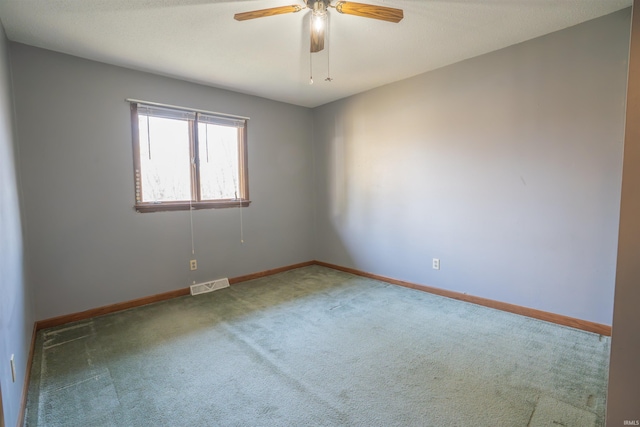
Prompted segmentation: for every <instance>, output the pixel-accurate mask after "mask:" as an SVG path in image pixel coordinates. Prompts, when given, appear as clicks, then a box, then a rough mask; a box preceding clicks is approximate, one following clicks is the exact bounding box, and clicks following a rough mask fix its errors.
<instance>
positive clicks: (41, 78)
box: [11, 44, 313, 319]
mask: <svg viewBox="0 0 640 427" xmlns="http://www.w3.org/2000/svg"><path fill="white" fill-rule="evenodd" d="M11 46H12V47H11V59H12V66H13V69H14V70H15V72H14V89H15V100H16V112H17V118H18V120H17V122H18V135H19V137H20V151H21V169H22V172H21V173H22V180H23V190H24V202H25V212H26V220H27V223H28V224H29V233H28V240H27V245H26V247H27V249H28V254H29V257H30V264H29V265H30V273H31V274H30V280H32V282H33V284H34V288H35V289H37V290H38V292H37V295H36V314H37V318H38V319H44V318H49V317H52V316H57V315H63V314H69V313H73V312H77V311H81V310H86V309H90V308H95V307H98V306H102V305H106V304H111V303H116V302H121V301H127V300H130V299H134V298H138V297H143V296H149V295H154V294H157V293H161V292H165V291H169V290H173V289H178V288H183V287H186V286H189V285H190V284H191V283H192V282H193V281H196V282H201V281H204V280H211V279H216V278H220V277H235V276H239V275H244V274H249V273H253V272H258V271H263V270H267V269H270V268H275V267H281V266H285V265H289V264H294V263H298V262H302V261H308V260H309V259H312V258H313V254H312V251H311V249H312V244H311V240H312V225H313V224H312V217H313V212H312V191H313V185H312V175H311V174H310V173H309V170H310V168H311V165H312V150H311V125H312V116H311V111H310V110H309V109H306V108H302V107H296V106H292V105H288V104H283V103H279V102H274V101H269V100H265V99H261V98H257V97H252V96H246V95H242V94H238V93H233V92H228V91H224V90H219V89H214V88H210V87H205V86H200V85H197V84H192V83H187V82H182V81H178V80H173V79H169V78H164V77H160V76H155V75H151V74H147V73H142V72H137V71H132V70H127V69H123V68H119V67H114V66H109V65H105V64H101V63H97V62H92V61H87V60H83V59H79V58H76V57H71V56H67V55H63V54H59V53H54V52H51V51H46V50H42V49H38V48H34V47H29V46H25V45H20V44H12V45H11ZM125 98H137V99H142V100H146V101H156V102H162V103H167V104H173V105H180V106H187V107H193V108H198V109H204V110H209V111H217V112H224V113H230V114H237V115H243V116H249V117H250V118H251V120H250V121H249V127H248V132H249V147H248V153H249V191H250V196H251V200H252V204H251V206H250V207H248V208H245V209H243V210H242V218H243V222H244V244H241V242H240V214H241V212H240V210H239V209H237V208H231V209H218V210H199V211H194V213H193V223H194V232H195V236H196V238H195V247H196V258H197V259H198V270H197V271H196V272H193V273H192V272H190V271H189V264H188V260H189V259H190V258H191V239H190V219H189V212H187V211H183V212H159V213H146V214H140V213H136V212H135V211H134V210H133V203H134V193H133V172H132V169H133V160H132V149H131V120H130V113H129V105H128V103H126V102H125Z"/></svg>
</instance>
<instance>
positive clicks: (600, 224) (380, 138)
mask: <svg viewBox="0 0 640 427" xmlns="http://www.w3.org/2000/svg"><path fill="white" fill-rule="evenodd" d="M629 23H630V9H627V10H623V11H620V12H617V13H614V14H612V15H608V16H606V17H602V18H600V19H597V20H593V21H590V22H587V23H584V24H581V25H578V26H576V27H572V28H569V29H566V30H563V31H560V32H557V33H553V34H550V35H548V36H545V37H541V38H538V39H534V40H531V41H528V42H525V43H522V44H518V45H515V46H511V47H508V48H506V49H503V50H500V51H496V52H493V53H490V54H487V55H482V56H480V57H476V58H473V59H470V60H467V61H464V62H461V63H457V64H454V65H451V66H448V67H445V68H442V69H439V70H435V71H433V72H429V73H426V74H422V75H420V76H417V77H415V78H411V79H408V80H405V81H401V82H398V83H395V84H391V85H388V86H385V87H382V88H378V89H375V90H372V91H370V92H367V93H364V94H360V95H356V96H353V97H350V98H347V99H344V100H341V101H337V102H334V103H332V104H328V105H325V106H322V107H319V108H317V109H315V110H314V124H313V126H314V129H315V132H314V150H315V157H314V158H315V171H316V194H317V201H316V206H317V209H316V238H315V241H316V248H315V253H316V258H317V259H319V260H322V261H326V262H330V263H335V264H339V265H343V266H347V267H354V268H357V269H360V270H364V271H367V272H371V273H376V274H381V275H385V276H390V277H393V278H397V279H402V280H407V281H410V282H416V283H421V284H426V285H430V286H435V287H438V288H442V289H448V290H452V291H456V292H464V293H468V294H470V295H476V296H480V297H485V298H490V299H494V300H499V301H504V302H508V303H512V304H517V305H522V306H526V307H532V308H536V309H540V310H544V311H549V312H553V313H558V314H562V315H567V316H572V317H576V318H580V319H584V320H589V321H594V322H599V323H604V324H611V321H612V313H613V309H612V306H613V294H614V278H615V265H616V245H617V230H618V215H619V202H620V181H621V166H622V146H623V132H624V109H625V93H626V75H627V56H628V46H629ZM424 54H428V52H424ZM432 258H439V259H440V260H441V270H439V271H436V270H432V268H431V259H432Z"/></svg>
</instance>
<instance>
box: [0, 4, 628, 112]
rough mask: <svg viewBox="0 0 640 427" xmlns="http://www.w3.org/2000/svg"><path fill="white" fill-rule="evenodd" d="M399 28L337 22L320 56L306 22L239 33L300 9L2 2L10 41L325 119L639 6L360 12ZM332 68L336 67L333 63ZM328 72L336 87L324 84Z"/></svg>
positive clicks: (287, 19)
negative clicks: (261, 13)
mask: <svg viewBox="0 0 640 427" xmlns="http://www.w3.org/2000/svg"><path fill="white" fill-rule="evenodd" d="M358 1H359V2H361V3H369V4H375V5H382V6H389V7H396V8H401V9H403V10H404V19H403V20H402V21H401V22H400V23H399V24H392V23H388V22H384V21H378V20H374V19H366V18H361V17H357V16H348V15H342V14H339V13H337V12H336V11H335V10H334V9H331V10H330V12H329V13H330V27H329V35H328V37H329V40H328V44H327V48H325V50H324V51H322V52H320V53H317V54H314V55H313V77H314V84H313V85H310V84H309V75H310V73H309V68H310V55H309V29H308V25H309V23H308V20H309V15H308V10H304V11H302V12H298V13H295V14H287V15H279V16H271V17H266V18H261V19H255V20H250V21H244V22H238V21H235V20H234V19H233V15H234V14H235V13H237V12H246V11H250V10H255V9H264V8H269V7H275V6H284V5H290V4H300V5H303V4H304V2H303V1H302V0H0V19H1V20H2V24H3V25H4V28H5V30H6V33H7V37H8V38H9V39H10V40H13V41H16V42H20V43H25V44H29V45H33V46H38V47H42V48H45V49H50V50H54V51H58V52H63V53H68V54H71V55H75V56H79V57H83V58H88V59H93V60H96V61H101V62H106V63H109V64H115V65H120V66H124V67H128V68H133V69H137V70H143V71H149V72H152V73H156V74H161V75H166V76H171V77H176V78H179V79H183V80H188V81H194V82H198V83H202V84H206V85H210V86H215V87H221V88H226V89H231V90H234V91H238V92H242V93H248V94H252V95H258V96H262V97H265V98H270V99H274V100H279V101H284V102H288V103H292V104H297V105H302V106H307V107H315V106H318V105H322V104H325V103H327V102H331V101H333V100H336V99H340V98H343V97H346V96H349V95H353V94H355V93H358V92H362V91H365V90H368V89H371V88H374V87H377V86H381V85H384V84H387V83H391V82H394V81H397V80H401V79H404V78H407V77H410V76H414V75H417V74H420V73H423V72H425V71H429V70H432V69H435V68H439V67H442V66H445V65H448V64H452V63H454V62H458V61H461V60H464V59H467V58H471V57H474V56H477V55H481V54H483V53H486V52H490V51H493V50H497V49H500V48H503V47H506V46H510V45H513V44H516V43H519V42H522V41H525V40H528V39H532V38H535V37H538V36H541V35H543V34H547V33H550V32H553V31H557V30H560V29H563V28H566V27H569V26H572V25H576V24H578V23H580V22H584V21H587V20H590V19H594V18H596V17H599V16H603V15H606V14H608V13H612V12H614V11H616V10H619V9H622V8H625V7H628V6H630V5H631V1H632V0H358ZM328 60H329V61H330V62H328ZM328 65H330V72H331V77H332V78H333V79H334V80H333V81H332V82H326V81H324V79H325V78H326V77H327V68H328Z"/></svg>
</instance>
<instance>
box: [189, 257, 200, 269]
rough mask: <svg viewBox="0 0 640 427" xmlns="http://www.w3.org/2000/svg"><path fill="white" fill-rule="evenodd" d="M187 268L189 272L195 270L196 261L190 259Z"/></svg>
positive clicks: (196, 266)
mask: <svg viewBox="0 0 640 427" xmlns="http://www.w3.org/2000/svg"><path fill="white" fill-rule="evenodd" d="M189 268H190V269H191V270H197V269H198V261H197V260H195V259H192V260H191V261H189Z"/></svg>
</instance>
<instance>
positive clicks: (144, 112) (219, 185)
mask: <svg viewBox="0 0 640 427" xmlns="http://www.w3.org/2000/svg"><path fill="white" fill-rule="evenodd" d="M131 115H132V124H133V148H134V150H133V151H134V169H135V192H136V209H137V210H138V211H141V212H148V211H158V210H179V209H189V208H190V207H191V208H196V209H200V208H217V207H233V206H248V204H249V203H250V202H249V200H248V197H249V194H248V179H247V167H246V162H247V151H246V149H247V147H246V146H247V141H246V127H247V123H246V119H244V118H236V117H229V116H223V115H215V114H211V113H202V112H196V111H187V110H182V109H173V108H167V107H159V106H155V105H146V104H142V103H132V104H131Z"/></svg>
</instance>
